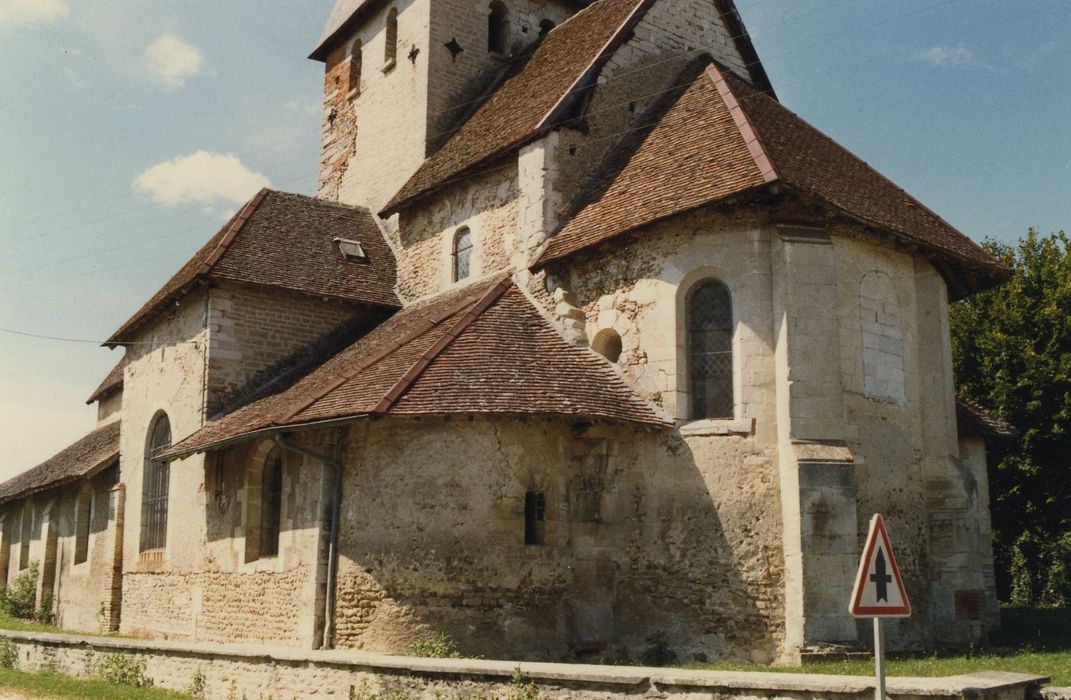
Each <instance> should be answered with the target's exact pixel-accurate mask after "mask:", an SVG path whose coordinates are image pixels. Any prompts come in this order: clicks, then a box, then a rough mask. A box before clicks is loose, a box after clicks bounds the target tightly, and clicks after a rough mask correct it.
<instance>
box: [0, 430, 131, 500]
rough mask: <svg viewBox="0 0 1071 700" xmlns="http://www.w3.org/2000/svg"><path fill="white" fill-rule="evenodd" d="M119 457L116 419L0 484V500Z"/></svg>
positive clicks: (61, 480) (66, 480)
mask: <svg viewBox="0 0 1071 700" xmlns="http://www.w3.org/2000/svg"><path fill="white" fill-rule="evenodd" d="M118 459H119V421H113V422H111V423H108V424H107V425H104V426H101V427H100V428H97V429H96V430H94V431H93V432H91V433H90V434H89V435H86V436H85V437H84V438H82V439H81V440H79V441H78V442H76V443H74V444H73V445H70V446H69V447H67V448H65V449H64V450H63V451H61V452H60V453H58V454H57V455H55V456H54V457H52V458H51V459H49V460H47V461H45V462H42V463H41V464H38V465H37V466H36V467H34V468H33V469H29V470H27V471H25V472H23V473H22V474H19V475H18V476H16V477H14V478H12V479H8V480H7V481H5V482H4V483H2V484H0V503H7V502H8V501H13V500H15V499H16V498H23V497H25V496H29V495H31V494H34V493H37V492H38V491H44V490H45V489H49V488H54V487H56V486H62V485H64V484H68V483H70V482H72V481H77V480H78V479H80V478H82V477H84V476H88V475H90V474H92V473H93V472H94V471H96V470H97V469H98V468H100V467H106V466H108V465H110V464H111V463H113V462H115V461H116V460H118Z"/></svg>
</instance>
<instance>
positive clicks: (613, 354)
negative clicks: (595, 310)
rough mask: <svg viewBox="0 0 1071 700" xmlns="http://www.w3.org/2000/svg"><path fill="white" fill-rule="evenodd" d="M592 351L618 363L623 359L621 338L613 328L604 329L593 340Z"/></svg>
mask: <svg viewBox="0 0 1071 700" xmlns="http://www.w3.org/2000/svg"><path fill="white" fill-rule="evenodd" d="M591 349H592V350H594V351H595V352H597V353H599V354H600V355H602V356H603V357H605V358H606V359H607V360H609V361H610V362H615V363H616V362H617V361H618V360H619V359H621V336H620V335H619V334H618V332H617V331H615V330H614V329H613V328H604V329H602V330H601V331H599V332H598V333H596V334H595V337H594V338H593V339H592V340H591Z"/></svg>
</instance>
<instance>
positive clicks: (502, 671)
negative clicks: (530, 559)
mask: <svg viewBox="0 0 1071 700" xmlns="http://www.w3.org/2000/svg"><path fill="white" fill-rule="evenodd" d="M0 637H4V638H6V639H9V640H11V641H13V642H14V643H15V645H16V647H17V651H18V668H19V669H21V670H24V671H34V670H38V669H43V668H46V667H52V668H55V669H58V670H60V671H61V672H63V673H67V674H70V675H74V676H88V675H90V674H92V670H93V668H94V666H95V665H96V664H97V662H98V661H99V660H100V659H101V658H102V657H104V656H105V655H108V654H123V655H125V656H128V657H131V658H134V659H138V660H141V661H144V662H145V664H146V675H147V676H149V677H150V678H151V679H152V681H153V684H154V685H155V686H157V687H160V688H168V689H172V690H178V691H188V690H190V689H191V684H192V682H193V679H194V678H195V677H199V678H201V679H202V682H203V687H204V691H203V697H205V698H207V699H208V700H214V699H216V698H220V699H222V698H231V697H243V698H248V699H249V700H254V699H255V698H269V697H270V698H295V699H297V698H321V697H339V698H346V697H362V696H367V695H371V694H375V693H379V692H383V691H385V690H391V691H394V693H397V694H398V696H399V697H411V698H429V699H430V698H440V697H449V698H459V699H461V698H470V697H471V698H475V697H483V698H487V697H506V696H507V694H508V693H509V692H510V690H511V689H512V688H511V686H512V685H513V683H514V680H513V678H514V676H515V674H517V673H518V672H519V673H520V674H521V675H523V681H522V682H525V683H532V684H534V685H535V686H536V687H537V688H538V690H539V696H540V697H542V698H548V699H555V698H563V699H564V698H568V699H570V700H589V699H590V700H597V699H600V700H601V699H603V698H606V699H609V698H617V697H637V698H670V697H679V698H689V699H693V698H695V699H698V698H718V700H730V699H732V700H736V699H739V700H759V699H760V698H761V699H762V700H774V699H781V698H784V699H786V700H787V699H790V698H791V699H792V700H812V699H813V700H867V699H868V698H872V697H873V695H874V681H873V679H871V678H862V677H857V676H826V675H816V674H794V673H741V672H729V671H689V670H683V669H673V668H664V669H663V668H644V667H639V666H594V665H568V664H547V663H518V662H515V661H485V660H471V659H418V658H409V657H401V656H382V655H376V654H364V653H359V652H353V651H320V652H303V651H295V650H288V649H279V648H270V647H238V646H215V645H192V644H182V643H177V642H144V641H136V640H129V639H115V638H104V637H75V636H71V635H61V634H43V633H27V632H2V633H0ZM1047 681H1048V679H1047V678H1045V677H1042V676H1027V675H1022V674H1014V673H976V674H971V675H963V676H950V677H948V678H891V679H889V682H888V696H889V698H890V699H891V700H915V699H918V700H921V699H922V698H961V697H970V698H976V699H979V700H981V699H985V700H990V699H991V700H1027V699H1029V698H1035V697H1037V696H1038V689H1039V687H1040V686H1041V684H1042V683H1045V682H1047Z"/></svg>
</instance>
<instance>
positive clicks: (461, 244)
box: [453, 226, 472, 282]
mask: <svg viewBox="0 0 1071 700" xmlns="http://www.w3.org/2000/svg"><path fill="white" fill-rule="evenodd" d="M453 258H454V261H453V262H454V271H453V272H454V274H453V277H454V281H455V282H458V281H460V280H463V279H465V278H467V277H468V276H469V275H470V274H472V231H470V230H469V229H468V227H467V226H466V227H464V228H461V229H458V232H457V234H456V235H455V236H454V252H453Z"/></svg>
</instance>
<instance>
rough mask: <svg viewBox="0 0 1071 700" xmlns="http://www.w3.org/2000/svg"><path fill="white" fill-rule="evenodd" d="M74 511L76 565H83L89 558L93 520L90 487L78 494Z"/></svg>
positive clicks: (84, 488)
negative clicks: (90, 529)
mask: <svg viewBox="0 0 1071 700" xmlns="http://www.w3.org/2000/svg"><path fill="white" fill-rule="evenodd" d="M74 510H75V513H74V518H75V520H74V528H75V532H74V563H75V564H82V563H84V562H85V561H86V559H88V558H89V526H90V524H91V523H90V521H91V520H92V518H93V489H92V488H90V487H89V486H88V485H86V486H83V487H82V490H81V491H79V492H78V500H76V501H75V506H74Z"/></svg>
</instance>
